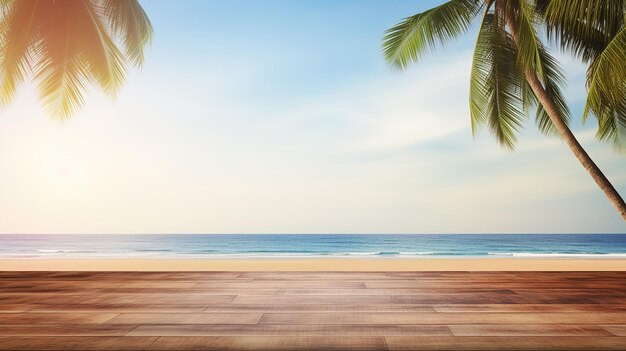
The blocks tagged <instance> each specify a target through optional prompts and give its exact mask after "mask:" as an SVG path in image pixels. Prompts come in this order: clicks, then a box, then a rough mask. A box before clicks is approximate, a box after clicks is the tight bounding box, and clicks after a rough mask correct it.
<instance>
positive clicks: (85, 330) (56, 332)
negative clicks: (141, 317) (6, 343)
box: [0, 323, 137, 336]
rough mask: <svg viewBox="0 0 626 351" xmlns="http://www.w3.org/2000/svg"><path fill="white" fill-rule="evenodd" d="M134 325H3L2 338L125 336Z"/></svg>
mask: <svg viewBox="0 0 626 351" xmlns="http://www.w3.org/2000/svg"><path fill="white" fill-rule="evenodd" d="M136 327H137V325H132V324H119V325H115V324H77V323H73V324H50V325H46V326H43V325H41V324H28V325H3V326H2V327H1V328H0V336H124V335H126V334H128V333H129V332H131V331H132V330H133V329H135V328H136Z"/></svg>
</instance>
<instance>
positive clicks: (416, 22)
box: [382, 0, 483, 68]
mask: <svg viewBox="0 0 626 351" xmlns="http://www.w3.org/2000/svg"><path fill="white" fill-rule="evenodd" d="M482 4H483V2H482V1H479V0H450V1H448V2H446V3H444V4H442V5H440V6H437V7H434V8H432V9H430V10H427V11H425V12H422V13H419V14H417V15H414V16H411V17H407V18H405V19H404V20H403V21H402V22H400V23H398V24H397V25H395V26H394V27H392V28H390V29H389V30H387V31H386V32H385V35H384V37H383V43H382V47H383V53H384V56H385V58H386V60H387V61H388V62H390V63H391V64H393V65H394V66H396V67H397V68H405V67H407V66H408V65H409V64H411V63H414V62H417V61H418V60H419V59H420V58H421V57H422V55H424V53H426V52H428V51H431V50H433V49H435V48H436V47H437V46H438V45H443V44H445V43H447V42H448V41H450V40H452V39H455V38H457V37H458V36H460V35H461V34H463V33H465V32H466V31H467V29H468V28H469V26H470V24H471V22H472V20H473V19H474V17H475V16H476V15H477V14H478V12H479V10H480V8H481V7H482Z"/></svg>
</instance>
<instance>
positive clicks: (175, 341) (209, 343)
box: [150, 336, 387, 351]
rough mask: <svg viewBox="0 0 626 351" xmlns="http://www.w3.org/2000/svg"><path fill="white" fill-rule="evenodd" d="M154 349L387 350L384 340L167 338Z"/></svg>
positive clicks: (241, 337)
mask: <svg viewBox="0 0 626 351" xmlns="http://www.w3.org/2000/svg"><path fill="white" fill-rule="evenodd" d="M150 350H311V351H319V350H363V351H366V350H387V346H386V344H385V339H384V338H382V337H335V338H332V337H331V338H320V337H283V336H280V337H272V336H217V337H215V336H209V337H202V336H195V337H194V336H185V337H175V336H164V337H160V338H159V339H158V340H157V341H156V342H155V343H154V344H152V346H150Z"/></svg>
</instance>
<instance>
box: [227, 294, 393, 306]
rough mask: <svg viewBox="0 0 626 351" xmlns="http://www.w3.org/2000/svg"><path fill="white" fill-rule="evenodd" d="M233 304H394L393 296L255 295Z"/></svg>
mask: <svg viewBox="0 0 626 351" xmlns="http://www.w3.org/2000/svg"><path fill="white" fill-rule="evenodd" d="M232 303H233V304H267V305H272V304H280V305H282V304H294V305H297V304H341V305H346V304H393V303H395V301H394V298H393V296H385V295H383V296H377V295H369V296H367V295H366V296H360V295H337V296H327V295H311V296H307V297H306V298H302V297H301V296H293V295H292V296H287V295H283V296H256V295H245V296H244V295H239V296H237V297H236V298H235V299H234V300H233V301H232Z"/></svg>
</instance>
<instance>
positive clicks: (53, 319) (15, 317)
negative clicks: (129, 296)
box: [0, 313, 118, 325]
mask: <svg viewBox="0 0 626 351" xmlns="http://www.w3.org/2000/svg"><path fill="white" fill-rule="evenodd" d="M117 315H118V314H117V313H19V314H16V313H6V314H2V316H1V317H2V318H0V325H4V324H59V323H61V324H71V323H76V324H87V323H104V322H106V321H108V320H110V319H112V318H113V317H115V316H117Z"/></svg>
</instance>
